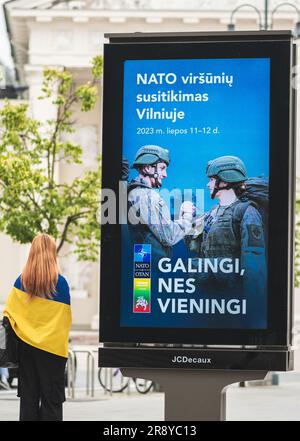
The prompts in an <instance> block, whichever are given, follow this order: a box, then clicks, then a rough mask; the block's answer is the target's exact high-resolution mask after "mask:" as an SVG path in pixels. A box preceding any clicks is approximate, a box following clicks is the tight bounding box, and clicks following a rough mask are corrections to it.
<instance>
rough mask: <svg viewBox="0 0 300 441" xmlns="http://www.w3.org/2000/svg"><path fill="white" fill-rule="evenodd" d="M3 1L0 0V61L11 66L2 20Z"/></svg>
mask: <svg viewBox="0 0 300 441" xmlns="http://www.w3.org/2000/svg"><path fill="white" fill-rule="evenodd" d="M3 3H4V0H0V60H1V61H2V63H4V64H7V65H11V64H12V62H11V59H10V49H9V44H8V40H7V32H6V26H5V20H4V14H3V9H2V5H3Z"/></svg>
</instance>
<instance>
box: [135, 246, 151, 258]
mask: <svg viewBox="0 0 300 441" xmlns="http://www.w3.org/2000/svg"><path fill="white" fill-rule="evenodd" d="M134 261H135V262H150V261H151V245H149V244H144V243H139V244H135V245H134Z"/></svg>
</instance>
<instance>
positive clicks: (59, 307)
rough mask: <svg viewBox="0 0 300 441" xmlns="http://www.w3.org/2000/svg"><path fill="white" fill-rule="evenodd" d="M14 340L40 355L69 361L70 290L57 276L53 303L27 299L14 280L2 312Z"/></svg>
mask: <svg viewBox="0 0 300 441" xmlns="http://www.w3.org/2000/svg"><path fill="white" fill-rule="evenodd" d="M3 314H4V315H5V316H6V317H7V318H8V319H9V321H10V324H11V326H12V328H13V330H14V331H15V333H16V334H17V336H18V337H19V338H20V339H21V340H23V341H24V342H25V343H28V344H29V345H31V346H34V347H36V348H38V349H42V350H43V351H47V352H51V353H52V354H55V355H59V356H61V357H65V358H68V341H69V332H70V327H71V323H72V315H71V306H70V294H69V286H68V283H67V281H66V280H65V278H64V277H63V276H61V275H59V278H58V283H57V287H56V293H55V294H54V297H53V299H45V298H41V297H36V296H33V297H31V296H29V294H27V293H26V292H25V291H24V290H23V288H22V285H21V276H20V277H19V278H18V279H17V280H16V282H15V284H14V287H13V288H12V290H11V292H10V294H9V296H8V298H7V300H6V305H5V308H4V311H3Z"/></svg>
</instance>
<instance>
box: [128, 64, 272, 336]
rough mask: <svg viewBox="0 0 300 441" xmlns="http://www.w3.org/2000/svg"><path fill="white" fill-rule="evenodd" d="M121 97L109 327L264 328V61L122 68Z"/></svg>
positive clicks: (266, 156) (267, 67) (266, 108)
mask: <svg viewBox="0 0 300 441" xmlns="http://www.w3.org/2000/svg"><path fill="white" fill-rule="evenodd" d="M123 87H124V95H123V96H124V99H123V148H122V154H123V158H124V160H128V162H129V165H130V167H131V168H130V173H129V176H128V224H127V226H126V227H124V228H123V230H122V232H123V234H122V246H121V247H122V273H121V274H122V275H121V326H149V327H150V326H151V327H155V326H156V327H179V328H181V327H189V328H215V327H217V328H262V329H264V328H266V326H267V237H268V187H269V118H270V115H269V109H270V59H269V58H238V59H232V58H231V59H177V60H168V59H163V60H127V61H126V62H125V63H124V86H123ZM177 207H178V209H177V210H176V208H177Z"/></svg>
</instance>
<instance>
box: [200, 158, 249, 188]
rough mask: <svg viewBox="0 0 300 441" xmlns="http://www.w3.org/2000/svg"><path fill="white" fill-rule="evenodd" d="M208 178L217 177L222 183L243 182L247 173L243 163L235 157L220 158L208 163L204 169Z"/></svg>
mask: <svg viewBox="0 0 300 441" xmlns="http://www.w3.org/2000/svg"><path fill="white" fill-rule="evenodd" d="M206 175H207V176H208V177H209V178H212V177H218V178H219V179H221V180H222V181H224V182H232V183H234V182H244V181H246V180H247V171H246V167H245V165H244V163H243V161H242V160H241V159H240V158H238V157H237V156H220V157H219V158H216V159H213V160H212V161H209V162H208V164H207V167H206Z"/></svg>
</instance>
